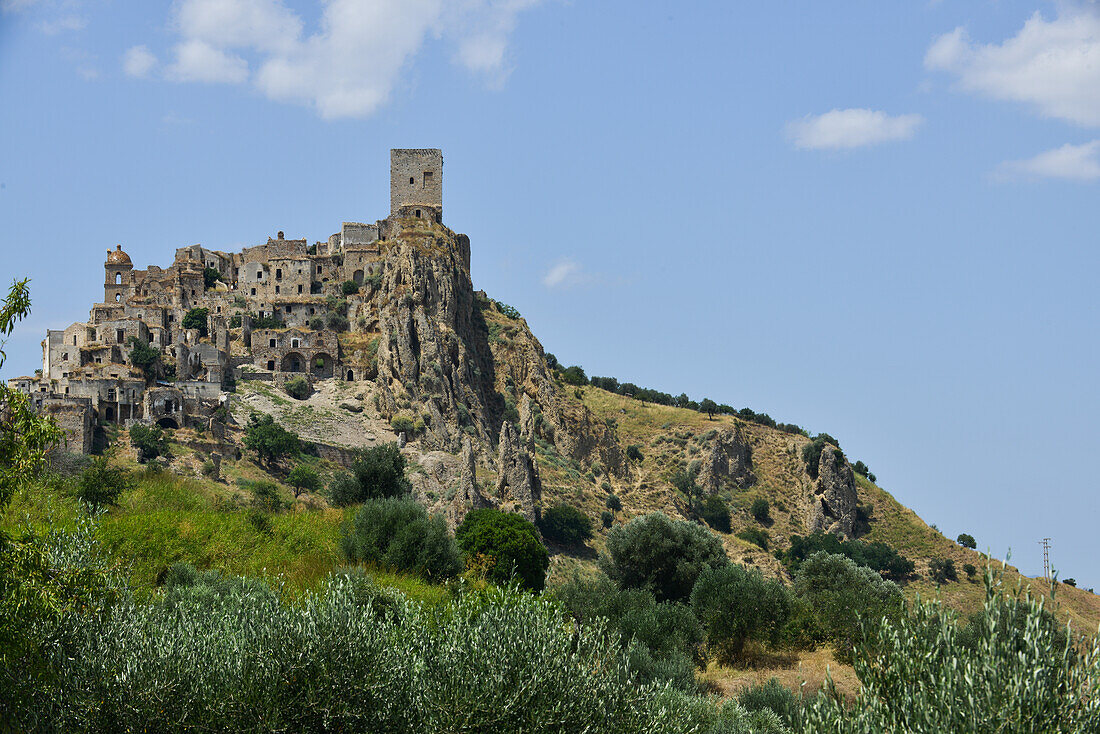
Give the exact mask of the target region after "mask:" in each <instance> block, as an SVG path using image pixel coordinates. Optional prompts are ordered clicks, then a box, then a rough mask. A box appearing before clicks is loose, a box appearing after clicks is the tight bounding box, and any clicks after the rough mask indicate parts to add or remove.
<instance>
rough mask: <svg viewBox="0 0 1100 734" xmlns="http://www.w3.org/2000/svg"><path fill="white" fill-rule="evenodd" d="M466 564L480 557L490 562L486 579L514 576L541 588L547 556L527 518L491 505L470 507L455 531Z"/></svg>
mask: <svg viewBox="0 0 1100 734" xmlns="http://www.w3.org/2000/svg"><path fill="white" fill-rule="evenodd" d="M455 540H456V541H457V542H458V547H459V548H460V549H462V552H463V554H464V555H465V556H466V559H467V563H470V562H471V561H474V560H476V559H478V557H483V558H485V559H489V560H490V561H491V566H490V568H489V571H488V578H489V579H490V580H492V581H494V582H496V583H498V584H507V583H509V582H510V581H511V580H512V579H513V578H515V579H517V580H518V581H519V582H520V583H521V584H522V585H523V586H525V587H526V588H528V589H532V590H534V591H540V590H541V589H542V587H543V586H544V585H545V583H546V569H547V568H548V567H549V566H550V556H549V554H548V553H547V552H546V547H545V546H544V545H543V544H542V541H541V540H539V535H538V530H536V529H535V526H534V525H533V524H532V523H531V522H529V521H528V520H526V519H524V518H523V517H520V516H519V515H515V514H513V513H510V512H501V511H500V510H494V509H490V508H485V509H480V510H472V511H470V512H469V513H467V515H466V518H465V519H464V520H463V521H462V524H461V525H459V527H458V530H457V531H455Z"/></svg>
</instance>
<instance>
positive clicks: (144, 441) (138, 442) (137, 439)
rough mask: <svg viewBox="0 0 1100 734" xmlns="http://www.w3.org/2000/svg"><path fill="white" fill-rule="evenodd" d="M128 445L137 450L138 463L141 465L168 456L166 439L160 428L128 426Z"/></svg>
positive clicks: (138, 425)
mask: <svg viewBox="0 0 1100 734" xmlns="http://www.w3.org/2000/svg"><path fill="white" fill-rule="evenodd" d="M130 445H131V446H133V447H134V448H135V449H137V450H138V461H140V462H142V463H145V462H146V461H149V460H150V459H155V458H157V457H158V456H167V455H168V438H167V437H166V436H165V435H164V429H162V428H161V427H160V426H143V425H141V424H140V423H135V424H134V425H132V426H130Z"/></svg>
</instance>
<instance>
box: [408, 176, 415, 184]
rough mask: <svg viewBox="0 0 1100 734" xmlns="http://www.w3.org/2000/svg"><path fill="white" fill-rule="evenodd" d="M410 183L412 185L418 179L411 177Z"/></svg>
mask: <svg viewBox="0 0 1100 734" xmlns="http://www.w3.org/2000/svg"><path fill="white" fill-rule="evenodd" d="M409 183H411V184H414V183H416V178H415V177H413V176H409Z"/></svg>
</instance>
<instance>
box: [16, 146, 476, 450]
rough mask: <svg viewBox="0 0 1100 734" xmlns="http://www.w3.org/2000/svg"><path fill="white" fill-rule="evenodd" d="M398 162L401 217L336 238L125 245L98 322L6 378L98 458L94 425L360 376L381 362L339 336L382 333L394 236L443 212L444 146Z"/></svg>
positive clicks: (395, 158) (72, 446)
mask: <svg viewBox="0 0 1100 734" xmlns="http://www.w3.org/2000/svg"><path fill="white" fill-rule="evenodd" d="M390 165H391V170H390V194H391V201H390V216H389V217H387V218H386V219H383V220H379V221H377V222H374V223H361V222H345V223H344V224H343V225H342V227H341V229H340V231H339V232H337V233H336V234H333V235H332V236H331V237H329V238H328V240H327V241H325V242H316V243H314V244H313V245H309V244H308V243H307V241H306V240H305V239H287V238H286V237H285V236H284V234H283V233H282V232H279V233H278V234H277V235H276V236H275V237H274V238H268V239H267V241H266V242H265V243H263V244H259V245H256V246H254V247H246V248H244V249H243V250H241V251H240V252H221V251H218V250H211V249H208V248H205V247H203V246H202V245H190V246H187V247H182V248H179V249H177V250H176V253H175V259H174V261H173V263H172V264H171V265H170V266H168V267H167V268H160V267H157V266H153V265H151V266H149V267H148V268H146V269H144V270H141V269H136V268H135V267H134V264H133V261H132V260H131V259H130V256H129V255H128V254H127V253H126V252H124V251H123V249H122V246H121V245H117V246H116V247H115V249H113V250H108V251H107V256H106V258H105V260H104V265H103V267H104V280H103V302H102V303H97V304H95V305H93V306H92V308H91V311H90V313H89V318H88V320H87V321H84V322H77V323H74V324H72V325H70V326H69V327H67V328H65V329H56V330H55V329H50V330H48V331H47V332H46V338H45V339H44V340H43V341H42V369H41V370H39V371H38V373H37V374H36V375H34V376H28V377H18V378H14V379H12V380H9V385H10V386H11V387H12V388H13V389H17V390H20V391H22V392H24V393H26V394H27V395H29V396H30V398H31V401H32V404H33V405H34V406H35V407H36V409H38V410H41V411H45V412H49V413H50V414H52V415H55V416H57V417H58V422H59V424H60V425H61V426H62V428H64V429H65V431H66V435H67V441H68V450H72V451H80V452H87V451H88V450H89V448H90V445H91V435H92V430H93V428H94V426H95V425H97V424H104V423H119V424H124V425H125V424H130V423H132V422H140V423H145V424H154V423H155V424H160V425H162V426H166V427H170V428H178V427H182V426H184V425H187V424H188V423H194V424H196V425H197V424H200V423H202V422H204V421H205V420H206V419H207V418H208V416H209V415H210V414H211V413H212V412H213V410H214V409H215V408H216V407H217V406H218V404H219V401H220V400H221V398H222V393H223V391H224V390H226V389H227V388H228V387H229V386H230V385H231V384H232V382H233V381H234V380H236V379H239V378H241V376H242V374H247V375H250V376H255V375H257V374H262V373H268V374H269V375H270V376H271V379H273V380H275V381H277V382H281V381H284V380H286V379H287V378H288V377H292V376H302V377H305V378H307V379H309V380H310V381H316V380H326V379H343V380H355V379H363V378H364V377H365V376H366V375H367V374H368V373H369V372H370V370H369V369H368V368H367V367H366V366H365V365H363V364H360V363H358V362H356V361H355V360H354V359H345V356H344V355H343V354H342V351H341V347H340V335H341V333H342V332H344V331H346V330H347V329H348V328H349V327H350V328H352V329H353V330H357V331H360V332H369V331H371V330H372V329H376V328H377V311H376V309H377V307H376V306H375V305H374V304H373V303H372V301H371V299H370V295H371V292H372V289H373V288H376V287H377V283H378V282H380V279H381V274H382V271H383V269H384V267H385V263H384V259H383V244H384V243H385V240H386V239H387V238H389V237H390V236H392V235H393V234H394V233H395V232H396V231H398V230H399V228H400V227H401V221H402V219H404V218H409V219H413V220H415V219H420V220H426V221H427V222H431V223H441V222H442V216H443V155H442V153H441V152H440V151H439V150H436V149H412V150H392V151H390ZM466 242H468V240H466ZM466 261H467V263H468V255H467V258H466ZM349 282H350V283H354V284H355V287H354V288H353V287H352V286H350V284H349V285H345V284H348V283H349ZM203 311H205V314H204V313H203ZM147 346H148V347H152V348H155V349H157V350H159V352H160V359H159V360H158V361H156V362H155V363H153V364H144V363H143V360H141V359H137V360H135V355H134V350H135V349H142V350H145V353H146V354H147V353H148V352H147V349H146V347H147ZM140 354H141V353H139V356H140Z"/></svg>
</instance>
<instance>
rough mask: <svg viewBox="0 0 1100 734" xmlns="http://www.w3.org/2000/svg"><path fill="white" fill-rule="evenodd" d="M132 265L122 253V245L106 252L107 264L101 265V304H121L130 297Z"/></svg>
mask: <svg viewBox="0 0 1100 734" xmlns="http://www.w3.org/2000/svg"><path fill="white" fill-rule="evenodd" d="M133 269H134V263H133V262H131V260H130V256H129V255H127V254H126V253H125V252H123V251H122V245H117V246H116V247H115V249H114V250H107V262H105V263H103V271H104V274H103V302H104V303H121V302H122V301H125V300H126V298H127V296H129V295H130V291H131V287H132V282H131V281H132V280H133V279H132V277H131V275H130V272H131V271H132V270H133Z"/></svg>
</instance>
